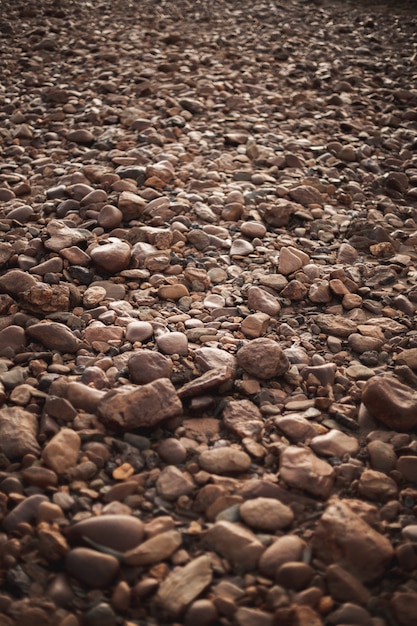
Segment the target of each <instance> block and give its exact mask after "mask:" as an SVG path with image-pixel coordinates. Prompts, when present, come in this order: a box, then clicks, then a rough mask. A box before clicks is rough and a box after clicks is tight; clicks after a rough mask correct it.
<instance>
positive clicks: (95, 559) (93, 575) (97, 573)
mask: <svg viewBox="0 0 417 626" xmlns="http://www.w3.org/2000/svg"><path fill="white" fill-rule="evenodd" d="M65 570H66V572H67V574H68V575H69V576H72V577H74V578H76V579H77V580H78V581H80V582H81V583H82V584H84V585H87V586H88V587H91V588H93V589H97V588H100V587H106V586H107V585H108V584H110V583H111V582H112V580H113V579H114V578H115V576H116V574H117V572H118V571H119V561H118V560H117V559H116V557H114V556H112V555H111V554H104V553H102V552H97V551H96V550H91V549H90V548H74V549H73V550H70V552H68V554H67V557H66V559H65Z"/></svg>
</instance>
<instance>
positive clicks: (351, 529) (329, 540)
mask: <svg viewBox="0 0 417 626" xmlns="http://www.w3.org/2000/svg"><path fill="white" fill-rule="evenodd" d="M313 546H314V549H315V551H316V554H317V555H318V557H319V558H320V559H322V560H323V561H324V562H325V563H329V564H330V563H338V564H339V565H340V566H341V567H343V568H344V569H346V570H347V571H348V572H350V573H351V574H353V575H354V576H356V577H357V578H358V579H359V580H361V581H362V582H365V583H368V582H372V581H374V580H377V579H378V578H380V577H381V576H383V575H384V573H385V572H386V568H387V566H388V565H389V563H390V561H391V560H392V558H393V556H394V549H393V547H392V545H391V543H390V541H389V539H387V537H385V536H384V535H382V534H381V533H379V532H378V531H377V530H375V529H374V528H372V527H371V526H369V524H367V522H366V521H365V520H363V519H362V518H361V517H359V515H357V514H356V513H354V512H353V510H352V509H351V508H350V507H349V504H348V501H343V500H340V499H339V498H337V497H335V496H334V497H333V498H332V499H331V500H330V502H329V504H328V506H327V508H326V510H325V511H324V513H323V515H322V516H321V518H320V521H319V523H318V525H317V528H316V531H315V534H314V538H313Z"/></svg>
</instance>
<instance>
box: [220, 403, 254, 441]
mask: <svg viewBox="0 0 417 626" xmlns="http://www.w3.org/2000/svg"><path fill="white" fill-rule="evenodd" d="M223 423H224V425H225V426H226V428H228V429H229V430H231V431H232V432H233V433H235V435H237V436H238V437H240V438H241V439H243V438H244V437H254V438H258V437H259V435H260V434H261V432H262V430H263V427H264V422H263V419H262V414H261V412H260V410H259V409H258V407H257V406H256V404H254V403H253V402H251V401H250V400H231V401H230V402H228V403H227V405H226V406H225V408H224V410H223Z"/></svg>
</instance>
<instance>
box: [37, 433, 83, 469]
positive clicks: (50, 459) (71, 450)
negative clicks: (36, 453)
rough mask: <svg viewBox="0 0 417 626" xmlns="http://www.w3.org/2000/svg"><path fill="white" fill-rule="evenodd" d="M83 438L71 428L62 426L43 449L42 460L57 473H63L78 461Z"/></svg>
mask: <svg viewBox="0 0 417 626" xmlns="http://www.w3.org/2000/svg"><path fill="white" fill-rule="evenodd" d="M80 447H81V439H80V436H79V435H78V433H76V432H75V431H74V430H72V429H71V428H62V430H60V431H59V432H58V433H57V434H56V435H54V436H53V437H52V439H51V440H50V441H49V442H48V443H47V444H46V446H45V447H44V449H43V450H42V460H43V462H44V463H45V465H47V466H48V467H50V468H51V469H52V470H54V472H56V473H57V474H63V473H64V472H66V471H67V470H68V469H69V468H70V467H74V465H75V464H76V463H77V459H78V454H79V452H80Z"/></svg>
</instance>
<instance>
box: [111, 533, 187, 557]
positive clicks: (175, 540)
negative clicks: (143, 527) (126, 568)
mask: <svg viewBox="0 0 417 626" xmlns="http://www.w3.org/2000/svg"><path fill="white" fill-rule="evenodd" d="M181 544H182V535H181V533H180V532H178V530H167V531H166V532H163V533H159V534H157V535H155V536H154V537H151V538H150V539H147V540H146V541H144V542H143V543H141V544H140V545H138V546H137V547H136V548H133V549H132V550H128V551H127V552H125V553H124V555H123V562H124V563H126V564H127V565H154V564H155V563H160V562H161V561H165V560H166V559H169V557H170V556H171V555H172V554H173V553H174V552H175V551H176V550H177V549H178V548H179V547H180V545H181Z"/></svg>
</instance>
